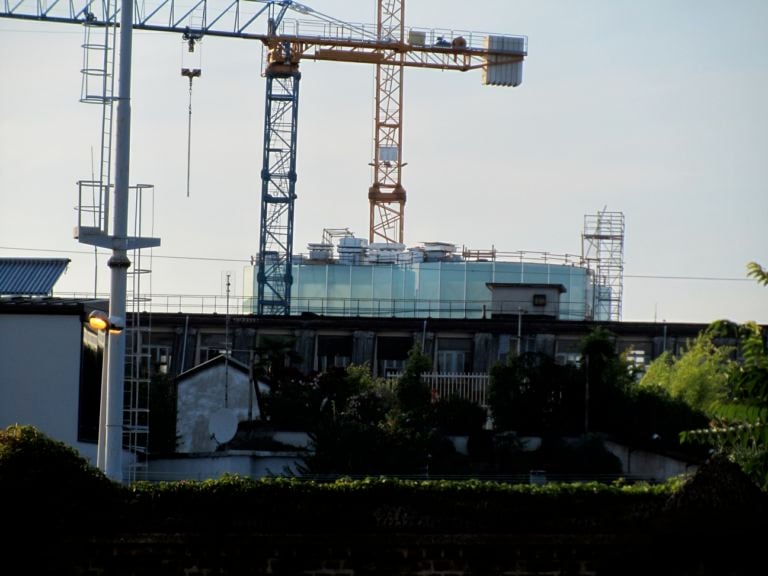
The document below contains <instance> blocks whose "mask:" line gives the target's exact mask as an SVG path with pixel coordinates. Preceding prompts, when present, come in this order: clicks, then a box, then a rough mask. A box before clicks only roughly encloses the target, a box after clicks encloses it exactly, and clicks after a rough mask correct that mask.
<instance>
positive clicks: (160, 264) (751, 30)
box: [0, 0, 768, 323]
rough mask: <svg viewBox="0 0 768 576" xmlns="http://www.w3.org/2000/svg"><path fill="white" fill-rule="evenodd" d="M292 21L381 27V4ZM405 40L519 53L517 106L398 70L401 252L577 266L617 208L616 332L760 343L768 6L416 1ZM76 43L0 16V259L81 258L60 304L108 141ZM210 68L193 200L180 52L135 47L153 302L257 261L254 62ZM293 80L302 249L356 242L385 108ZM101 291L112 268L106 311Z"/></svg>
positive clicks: (196, 121)
mask: <svg viewBox="0 0 768 576" xmlns="http://www.w3.org/2000/svg"><path fill="white" fill-rule="evenodd" d="M150 3H151V0H150ZM305 4H307V5H310V6H312V7H313V8H315V9H317V10H319V11H321V12H324V13H327V14H330V15H333V16H336V17H337V18H339V19H342V20H348V21H352V22H371V23H372V22H373V21H374V19H375V1H374V0H355V1H354V2H350V1H348V0H347V1H343V0H307V1H306V2H305ZM406 22H407V25H410V26H416V27H423V28H433V27H434V28H454V29H460V30H473V31H479V32H496V33H504V34H520V35H525V36H527V37H528V42H529V56H528V58H527V60H526V63H525V68H524V73H523V78H524V80H523V84H522V85H521V86H519V87H517V88H498V87H486V86H482V85H481V82H480V73H479V72H478V71H475V72H468V73H459V72H438V71H432V70H419V69H409V70H407V71H406V77H405V102H404V107H403V115H404V122H403V127H404V128H403V129H404V145H403V149H404V159H405V161H407V162H408V166H407V167H406V168H405V176H404V186H405V188H406V189H407V191H408V203H407V205H406V215H405V235H406V243H408V244H416V243H418V242H422V241H446V242H454V243H456V244H458V245H459V246H461V245H466V246H468V247H470V248H476V249H482V248H490V247H491V246H495V247H496V248H497V249H498V250H501V251H510V252H511V251H516V250H534V251H549V252H555V253H560V254H562V253H569V254H579V253H580V251H581V232H582V227H583V219H584V215H585V214H594V213H596V212H598V211H600V210H602V209H603V208H604V207H607V208H608V210H611V211H621V212H623V213H624V214H625V217H626V240H625V280H624V305H623V311H624V314H623V317H624V319H625V320H648V321H652V320H654V319H656V320H658V321H661V320H667V321H670V322H676V321H691V322H709V321H712V320H715V319H719V318H728V319H731V320H734V321H738V322H743V321H746V320H757V321H759V322H762V323H768V288H764V287H760V286H758V285H757V284H756V283H755V282H754V281H753V280H747V279H746V264H747V262H749V261H752V260H756V261H758V262H761V263H762V264H763V265H768V226H767V225H766V220H767V218H766V216H768V162H767V161H766V153H767V152H768V104H766V103H768V34H767V33H766V30H768V2H765V0H733V1H730V2H726V1H720V2H715V1H709V0H643V1H640V0H584V1H575V0H570V1H568V0H485V1H483V2H466V1H452V0H442V1H438V0H407V1H406ZM82 34H83V33H82V30H81V29H80V28H79V27H78V26H72V25H65V24H49V23H40V22H19V21H13V20H9V19H2V18H0V78H1V79H2V80H0V256H45V255H58V256H66V257H69V258H71V259H72V264H71V265H70V269H69V271H68V272H67V274H66V275H65V276H64V277H63V278H62V280H61V281H60V282H59V284H58V285H57V288H58V290H59V291H60V292H69V291H75V290H78V291H81V292H87V291H89V290H93V283H94V281H93V276H94V258H93V252H92V249H90V248H89V247H87V246H85V245H81V244H78V242H77V241H76V240H74V239H73V238H72V229H73V227H74V225H75V223H76V214H75V210H74V206H75V205H76V204H77V194H76V185H75V183H76V182H77V181H78V180H82V179H88V178H89V177H90V174H91V155H92V153H93V154H94V155H97V153H98V142H99V110H98V107H96V106H91V105H86V104H82V103H80V102H79V101H78V99H79V96H80V82H81V77H80V68H81V66H82V48H81V44H82V42H83V36H82ZM200 54H201V57H202V62H201V64H202V70H203V73H202V76H201V78H199V79H198V80H196V81H195V85H194V95H193V108H194V111H193V142H192V157H193V166H192V186H191V195H190V197H189V198H187V197H186V153H187V148H186V135H187V96H188V93H187V86H188V85H187V80H186V79H184V78H182V77H181V75H180V68H181V64H182V55H183V49H182V43H181V39H180V38H179V37H178V36H175V35H172V34H165V33H149V32H143V33H136V34H135V37H134V70H133V86H132V96H133V100H132V113H133V126H132V149H131V150H132V152H131V153H132V156H131V182H132V183H134V184H136V183H147V184H154V186H155V199H154V234H155V235H157V236H160V237H161V238H162V246H161V247H160V248H157V249H155V250H154V251H153V252H152V254H153V256H154V258H153V262H152V269H153V272H152V274H151V286H152V290H153V292H155V293H158V294H161V293H162V294H167V293H185V294H220V293H221V292H222V286H223V283H222V276H223V275H225V274H226V273H227V272H230V273H231V274H232V275H233V287H234V291H235V293H236V294H237V295H239V294H241V293H242V288H241V285H240V282H241V276H242V268H243V265H244V263H245V262H247V261H248V259H249V257H250V256H251V255H253V254H256V252H257V250H258V226H259V205H260V204H259V193H260V180H259V171H260V169H261V143H262V142H261V141H262V129H263V121H264V118H263V114H264V81H263V79H262V78H261V77H260V75H259V72H260V62H261V47H260V44H259V43H257V42H252V41H247V40H236V39H221V38H206V39H204V40H203V42H202V44H201V52H200ZM301 68H302V74H303V75H302V84H301V100H300V104H299V114H300V120H299V142H298V146H299V149H298V175H299V179H298V182H297V193H298V200H297V203H296V236H295V249H296V251H297V252H304V251H306V245H307V243H309V242H318V241H320V239H321V235H322V230H323V228H343V227H348V228H350V229H351V230H352V231H354V232H355V233H356V234H357V235H358V236H360V237H366V236H367V228H368V220H367V218H368V199H367V193H368V186H369V185H370V183H371V177H372V175H371V170H370V167H369V166H368V163H369V162H370V159H371V158H370V157H371V142H372V134H373V120H372V118H373V96H374V90H373V68H372V67H370V66H367V65H362V64H350V63H327V62H311V61H309V62H305V63H303V64H302V67H301ZM150 225H151V223H150V222H149V221H148V219H147V220H145V229H146V228H148V227H149V226H150ZM24 249H26V250H24ZM30 249H32V250H30ZM53 250H56V251H62V252H53ZM168 256H188V257H200V258H211V259H231V261H218V260H213V261H201V260H181V259H175V258H166V257H168ZM107 277H108V274H107V268H106V253H105V255H104V257H102V258H100V259H99V290H100V291H104V292H107V291H108V288H109V286H108V283H107V281H106V279H107Z"/></svg>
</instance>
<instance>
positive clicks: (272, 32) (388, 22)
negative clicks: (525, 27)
mask: <svg viewBox="0 0 768 576" xmlns="http://www.w3.org/2000/svg"><path fill="white" fill-rule="evenodd" d="M377 3H378V8H377V23H376V26H375V28H371V27H369V26H367V25H362V24H350V23H347V22H344V21H342V20H338V19H336V18H332V17H329V16H327V15H324V14H321V13H319V12H317V11H315V10H313V9H312V8H310V7H309V6H306V5H303V4H300V3H298V2H295V1H294V0H229V1H228V2H223V1H222V0H193V2H192V7H191V8H190V1H189V0H134V1H133V3H132V4H133V14H134V18H133V19H132V27H133V28H134V29H139V30H148V31H157V32H174V33H178V34H182V35H189V34H194V36H195V37H196V38H202V37H203V36H219V37H229V38H242V39H249V40H259V41H261V42H262V43H263V44H264V45H265V47H266V49H267V63H266V67H265V71H264V76H265V79H266V98H265V115H264V135H263V150H262V168H261V174H260V176H261V218H260V230H259V253H258V256H257V265H258V272H257V279H258V280H257V281H258V299H257V312H258V313H259V314H271V315H272V314H274V315H287V314H290V300H291V287H292V284H293V276H292V265H293V232H294V230H293V223H294V204H295V199H296V179H297V176H296V157H297V155H296V148H297V134H298V129H297V121H298V101H299V82H300V79H301V74H300V73H299V63H300V61H302V60H322V61H337V62H358V63H366V64H374V65H375V66H376V111H375V126H374V150H373V161H372V166H373V183H372V184H371V186H370V188H369V191H368V199H369V207H370V214H369V222H370V226H369V240H370V241H371V242H374V241H377V240H380V241H383V242H386V243H395V242H397V243H402V241H403V230H404V208H405V199H406V193H405V189H404V188H403V185H402V168H403V166H404V163H403V157H402V140H403V133H402V132H403V127H402V108H403V71H404V69H405V68H407V67H413V68H430V69H434V70H457V71H461V72H465V71H468V70H474V69H481V70H482V72H483V83H485V84H488V85H497V86H517V85H519V84H520V83H521V82H522V62H523V60H524V58H525V57H526V56H527V40H526V38H525V37H523V36H507V35H488V34H479V33H474V32H463V31H462V32H460V33H459V32H454V31H452V32H451V33H450V37H451V41H446V40H445V39H444V36H443V34H444V33H443V34H441V35H438V34H437V33H436V31H435V30H430V29H416V28H406V26H405V18H404V10H405V8H404V4H405V2H404V0H377ZM110 5H111V4H110V2H107V1H105V0H101V1H98V0H68V1H67V2H64V1H63V0H54V1H53V2H50V3H46V2H40V1H39V0H14V2H9V1H7V0H6V1H5V2H2V3H0V18H3V17H5V18H16V19H25V20H39V21H45V22H58V23H69V24H81V25H82V24H86V23H87V24H88V25H89V26H109V25H110V23H111V22H114V21H115V18H116V15H117V10H115V11H112V12H111V11H110ZM123 5H131V2H130V0H123ZM288 10H292V11H294V12H297V13H299V14H301V15H302V16H306V17H307V18H309V19H310V20H288V19H286V18H285V15H286V12H287V11H288ZM264 20H266V24H267V25H266V32H265V31H264ZM257 27H260V28H258V29H257Z"/></svg>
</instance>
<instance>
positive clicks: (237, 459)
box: [146, 450, 301, 482]
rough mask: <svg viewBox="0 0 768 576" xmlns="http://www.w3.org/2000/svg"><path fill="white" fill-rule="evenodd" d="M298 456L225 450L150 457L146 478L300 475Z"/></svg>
mask: <svg viewBox="0 0 768 576" xmlns="http://www.w3.org/2000/svg"><path fill="white" fill-rule="evenodd" d="M300 463H301V455H300V454H297V453H291V452H261V451H252V450H228V451H225V452H215V453H209V454H196V455H189V456H185V457H183V458H163V459H157V460H151V461H150V463H149V470H148V472H147V478H146V479H147V480H150V481H153V482H159V481H176V480H209V479H215V478H220V477H221V476H223V475H224V474H236V475H238V476H245V477H250V478H261V477H264V476H282V475H286V474H289V475H290V474H293V475H297V476H298V475H299V471H298V468H297V466H298V465H299V464H300Z"/></svg>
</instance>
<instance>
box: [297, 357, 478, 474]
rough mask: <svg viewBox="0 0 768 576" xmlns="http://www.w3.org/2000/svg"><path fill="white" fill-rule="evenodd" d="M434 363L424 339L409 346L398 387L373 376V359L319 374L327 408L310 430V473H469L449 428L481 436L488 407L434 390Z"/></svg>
mask: <svg viewBox="0 0 768 576" xmlns="http://www.w3.org/2000/svg"><path fill="white" fill-rule="evenodd" d="M430 369H431V362H430V361H429V358H428V357H427V356H425V355H424V354H423V353H422V351H421V348H420V346H419V345H418V344H417V345H415V346H414V347H413V348H412V350H411V351H410V354H409V357H408V360H407V362H406V365H405V370H404V372H403V375H402V376H401V377H400V379H399V380H398V382H397V383H396V384H395V385H394V386H392V385H391V384H390V383H388V382H386V381H385V380H382V379H376V378H373V377H372V376H371V375H370V368H369V367H368V366H367V365H363V366H350V367H348V368H347V369H346V370H339V371H331V372H329V373H326V374H324V375H322V376H321V377H320V379H319V382H320V384H319V389H320V390H321V392H322V395H323V400H322V414H321V418H320V419H319V425H318V427H317V429H316V430H315V431H314V432H313V433H312V434H311V437H312V440H313V444H314V448H315V450H314V453H313V454H311V455H309V456H308V457H307V458H306V459H305V462H304V467H303V471H304V472H305V473H311V474H329V473H331V474H348V475H353V474H354V475H379V474H407V475H425V474H448V473H459V472H463V473H466V472H467V471H468V468H467V467H468V465H469V464H470V463H469V459H468V458H467V457H466V456H463V455H460V454H457V452H456V449H455V448H454V445H453V443H452V442H451V441H450V439H449V438H448V435H449V434H467V435H477V434H479V433H480V432H481V431H482V427H483V425H484V423H485V419H486V414H485V410H484V409H482V408H481V407H479V406H477V405H475V404H472V403H471V402H468V401H466V400H462V399H456V398H446V399H440V400H437V399H435V398H433V397H432V394H431V389H430V387H429V386H428V385H427V384H426V383H425V382H424V381H423V380H422V374H423V373H424V372H425V371H428V370H430Z"/></svg>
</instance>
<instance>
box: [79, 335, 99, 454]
mask: <svg viewBox="0 0 768 576" xmlns="http://www.w3.org/2000/svg"><path fill="white" fill-rule="evenodd" d="M103 361H104V344H103V337H99V336H98V335H97V334H95V333H94V332H92V331H91V330H90V329H88V328H85V327H84V328H83V343H82V353H81V356H80V395H79V399H78V413H77V439H78V440H79V441H80V442H97V441H98V439H99V405H100V403H101V365H102V362H103Z"/></svg>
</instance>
